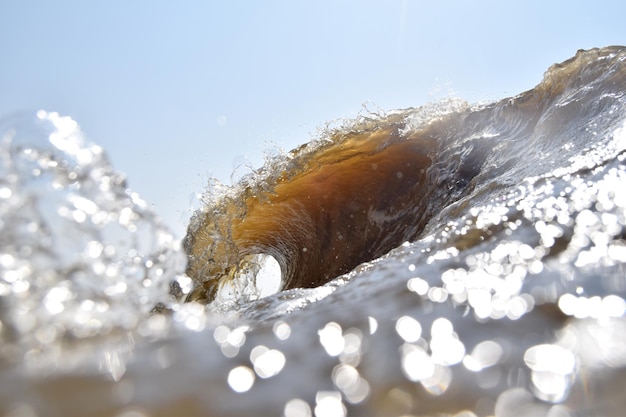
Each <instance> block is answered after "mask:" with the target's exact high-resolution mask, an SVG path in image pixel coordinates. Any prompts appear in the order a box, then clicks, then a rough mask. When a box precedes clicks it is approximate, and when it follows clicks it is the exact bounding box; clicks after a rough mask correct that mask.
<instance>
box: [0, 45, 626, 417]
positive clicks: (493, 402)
mask: <svg viewBox="0 0 626 417" xmlns="http://www.w3.org/2000/svg"><path fill="white" fill-rule="evenodd" d="M388 117H394V118H400V119H402V120H403V123H405V129H407V130H409V131H410V132H411V133H412V134H420V133H421V132H425V133H427V134H428V135H431V136H432V137H434V138H435V139H436V140H437V141H439V143H440V150H439V152H440V153H439V157H438V161H437V164H435V165H433V167H432V168H430V169H432V170H433V171H437V175H439V176H440V178H441V179H442V180H441V184H442V187H443V186H444V185H445V184H447V182H446V178H445V172H447V171H446V167H450V166H463V164H464V163H471V164H472V166H473V167H474V168H475V169H476V172H474V174H475V175H472V178H471V181H470V182H469V184H468V185H467V188H466V189H467V191H466V192H465V193H462V194H459V195H458V196H456V195H455V198H454V199H451V200H450V202H447V203H446V205H445V206H444V207H438V209H437V210H436V213H435V214H434V215H433V217H432V218H431V219H430V221H429V222H428V223H427V224H426V226H425V229H424V230H423V231H422V232H421V233H420V235H419V238H417V239H416V240H415V241H413V242H406V243H404V244H401V245H400V246H398V247H397V248H395V249H393V250H392V251H391V252H390V253H388V254H386V255H384V256H382V257H380V258H377V259H374V260H372V261H371V262H367V263H364V264H362V265H360V266H358V267H357V268H355V269H354V270H353V271H351V272H350V273H348V274H346V275H343V276H341V277H338V278H336V279H335V280H333V281H331V282H330V283H328V284H326V285H323V286H321V287H318V288H312V289H293V290H289V291H284V292H279V293H276V294H273V295H270V296H267V297H263V298H259V297H258V296H256V295H255V293H254V291H253V292H250V291H249V289H247V288H244V290H242V291H243V292H242V293H238V292H237V291H238V290H237V289H236V288H235V289H234V290H232V291H234V293H232V294H230V296H229V297H222V299H218V302H217V303H214V304H213V305H210V306H208V307H207V306H204V305H200V304H196V303H182V302H181V300H179V299H175V298H174V297H173V296H171V295H170V288H176V289H178V291H179V292H181V293H182V294H180V297H179V298H183V297H184V295H185V294H187V293H189V292H190V291H191V288H192V285H193V284H192V280H191V279H190V278H189V277H187V276H185V275H184V270H185V265H186V259H185V255H184V253H183V252H182V250H181V248H180V244H179V242H177V241H175V239H173V237H172V236H171V234H170V233H169V232H168V231H167V230H166V229H165V227H164V226H163V225H162V224H161V223H160V222H159V220H158V217H157V216H156V215H155V213H153V212H152V211H151V210H150V209H149V208H148V207H147V205H146V204H145V203H144V202H143V201H142V200H141V199H140V198H139V196H137V195H136V194H134V193H132V192H131V191H128V189H127V187H126V184H125V182H124V176H123V175H121V174H120V173H118V172H116V171H115V170H114V169H113V168H112V167H111V166H110V164H109V162H108V161H107V159H106V156H105V151H104V150H103V149H102V148H100V147H98V146H97V145H94V144H92V143H90V142H88V141H87V140H86V139H85V138H84V137H83V135H82V133H81V132H80V129H79V127H78V125H77V123H76V122H75V121H73V120H71V119H69V118H67V117H63V116H61V115H58V114H56V113H51V112H46V111H40V112H38V113H37V114H36V115H18V116H11V117H6V118H4V119H2V120H0V274H1V275H0V342H1V345H0V413H2V414H3V415H7V416H63V417H67V416H120V417H121V416H124V417H130V416H133V417H141V416H145V417H149V416H171V415H181V416H183V415H184V416H260V415H268V416H280V415H284V416H286V417H304V416H317V417H322V416H324V417H327V416H346V415H349V416H411V415H412V416H430V415H437V416H439V415H450V416H457V417H472V416H489V415H495V416H498V417H509V416H510V417H512V416H550V417H573V416H581V417H582V416H622V415H624V410H625V409H626V396H624V395H623V386H624V384H625V383H626V320H625V318H624V314H625V311H626V302H625V301H624V299H625V297H626V269H625V265H626V162H625V159H626V49H625V48H621V47H610V48H603V49H594V50H590V51H580V52H579V53H578V54H577V55H576V57H574V58H572V59H571V60H569V61H566V62H564V63H562V64H557V65H554V66H552V67H551V68H550V69H549V70H548V71H547V72H546V74H545V77H544V80H543V82H542V83H541V84H539V85H538V86H537V87H536V88H535V89H533V90H530V91H528V92H525V93H522V94H520V95H518V96H516V97H513V98H509V99H505V100H501V101H499V102H494V103H487V104H474V105H470V104H468V103H465V102H463V101H461V100H456V99H455V100H446V101H443V102H439V103H432V104H428V105H425V106H423V107H420V108H415V109H407V110H401V111H396V112H392V113H390V114H387V115H369V114H368V115H365V116H363V118H365V119H367V122H368V123H377V121H379V120H380V121H384V120H386V119H387V118H388ZM356 125H358V123H357V124H353V125H350V124H346V126H345V127H342V128H339V129H347V130H348V131H349V129H351V127H354V126H356ZM323 135H324V134H322V136H321V137H320V138H319V139H318V140H317V141H313V142H312V143H311V144H310V145H309V146H318V144H319V143H323V142H324V137H323ZM477 155H479V156H480V158H477V157H476V156H477ZM286 158H288V156H285V155H282V156H278V157H276V159H275V160H274V161H269V162H268V165H267V166H266V167H265V170H266V172H267V171H271V170H272V168H273V167H276V168H277V169H278V168H281V169H282V168H284V167H285V165H284V162H285V160H286ZM248 180H250V178H248ZM256 180H259V178H256ZM238 191H240V188H238V185H235V186H234V187H232V188H230V189H228V190H226V191H224V190H222V191H220V192H229V193H237V192H238ZM213 193H215V191H213ZM207 198H208V200H209V205H210V201H212V200H211V198H212V197H207ZM433 204H434V203H433ZM252 278H253V277H252ZM253 281H254V280H252V282H253ZM172 283H175V284H174V285H173V284H172ZM233 294H234V295H233ZM255 298H256V299H255ZM220 303H221V304H220ZM155 306H159V307H160V308H159V309H157V310H164V311H166V313H164V314H160V313H155V312H154V309H155Z"/></svg>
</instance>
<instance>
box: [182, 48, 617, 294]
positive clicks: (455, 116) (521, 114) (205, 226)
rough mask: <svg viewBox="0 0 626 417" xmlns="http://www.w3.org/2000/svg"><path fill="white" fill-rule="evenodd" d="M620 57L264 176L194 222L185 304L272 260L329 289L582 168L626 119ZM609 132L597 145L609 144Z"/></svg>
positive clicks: (390, 129) (289, 273) (569, 66)
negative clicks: (434, 230) (435, 233)
mask: <svg viewBox="0 0 626 417" xmlns="http://www.w3.org/2000/svg"><path fill="white" fill-rule="evenodd" d="M623 64H624V51H623V49H622V48H620V47H609V48H604V49H595V50H591V51H579V52H578V54H577V55H576V56H575V57H573V58H572V59H570V60H568V61H565V62H563V63H561V64H557V65H554V66H552V67H551V68H550V69H549V70H548V71H547V72H546V74H545V76H544V79H543V81H542V82H541V83H540V84H539V85H538V86H537V87H535V88H534V89H532V90H530V91H527V92H525V93H522V94H520V95H518V96H516V97H513V98H510V99H505V100H501V101H498V102H495V103H489V104H480V105H468V104H467V103H464V102H462V101H460V100H447V101H444V102H441V103H437V104H434V105H430V106H426V107H421V108H411V109H405V110H400V111H394V112H392V113H390V114H382V115H375V114H367V115H364V116H362V117H360V118H359V119H357V120H354V121H352V122H346V123H345V125H344V126H342V127H340V128H336V129H333V130H328V131H325V132H323V133H322V134H321V135H320V137H319V138H318V139H317V140H315V141H312V142H311V143H308V144H306V145H303V146H302V147H300V148H298V149H295V150H293V151H291V152H290V153H288V154H286V155H283V156H281V157H278V158H276V159H274V160H271V161H269V162H268V164H267V165H266V166H265V167H263V168H262V169H260V170H259V171H257V172H255V173H254V174H253V175H249V176H247V177H245V178H244V179H242V180H241V182H240V183H238V184H236V185H235V186H233V187H232V188H230V189H228V190H226V191H223V192H222V194H220V195H217V196H213V197H212V198H209V202H208V204H207V205H206V206H205V207H203V208H202V209H201V210H199V211H198V212H197V213H196V214H195V215H194V216H193V218H192V221H191V223H190V226H189V229H188V232H187V235H186V237H185V240H184V248H185V251H186V252H187V255H188V259H189V263H188V268H187V275H189V276H190V277H192V278H193V279H194V280H195V281H196V283H197V284H198V285H197V288H196V289H195V290H194V292H193V293H192V294H191V295H190V297H189V300H194V301H204V302H207V301H212V300H213V299H214V298H215V297H216V295H217V292H218V288H220V286H221V285H223V284H224V283H228V282H232V281H234V280H237V279H239V280H248V281H249V280H252V281H253V280H254V277H255V275H256V273H257V272H258V270H259V269H260V267H261V266H260V265H259V263H258V259H259V258H258V255H260V254H264V255H271V256H272V257H274V258H275V259H276V260H277V261H278V263H279V265H280V269H281V272H282V289H291V288H306V287H316V286H319V285H322V284H324V283H326V282H328V281H330V280H332V279H334V278H336V277H338V276H340V275H342V274H345V273H347V272H349V271H351V270H352V269H354V268H355V267H357V266H358V265H359V264H362V263H363V262H366V261H370V260H373V259H376V258H378V257H380V256H382V255H384V254H385V253H387V252H389V251H390V250H391V249H393V248H395V247H397V246H399V245H400V244H402V243H403V242H405V241H414V240H416V239H419V238H420V236H422V234H423V232H424V229H425V228H426V226H427V225H428V224H429V223H433V224H439V223H440V222H441V221H444V220H445V215H446V213H448V212H449V211H450V210H453V208H454V207H456V206H458V205H459V204H460V203H461V202H462V201H467V199H469V200H471V202H472V204H475V205H477V204H481V203H483V202H484V201H482V200H481V198H480V197H481V194H482V192H481V189H485V190H488V193H487V194H486V195H487V196H488V197H489V198H492V196H493V195H494V193H495V192H496V189H497V188H498V187H506V186H509V185H510V184H516V183H518V182H520V181H522V180H524V179H525V178H530V177H533V176H539V175H545V174H546V173H547V172H549V171H554V170H555V169H556V168H557V167H562V169H565V170H567V169H570V170H572V169H576V167H575V166H573V165H564V164H563V162H564V161H567V160H568V158H576V157H580V155H579V153H580V151H579V146H580V143H576V142H577V141H585V140H587V137H586V135H584V134H581V132H584V131H585V129H590V128H591V126H592V125H599V126H603V127H605V128H606V129H611V128H613V127H614V126H615V124H616V123H617V122H618V121H619V120H621V118H622V117H623V94H624V84H625V82H626V81H625V74H624V65H623ZM603 133H605V132H597V131H596V132H595V134H600V135H602V134H603Z"/></svg>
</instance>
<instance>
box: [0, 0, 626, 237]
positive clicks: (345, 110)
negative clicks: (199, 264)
mask: <svg viewBox="0 0 626 417" xmlns="http://www.w3.org/2000/svg"><path fill="white" fill-rule="evenodd" d="M625 16H626V2H625V1H623V0H619V1H601V0H598V1H593V2H592V1H586V2H582V1H572V0H569V1H549V0H530V1H502V0H501V1H480V0H474V1H460V0H459V1H445V0H444V1H430V2H423V1H410V0H379V1H370V0H315V1H308V2H305V1H294V0H284V1H208V0H204V1H200V0H197V1H185V0H181V1H176V2H174V1H156V0H135V1H132V0H126V1H118V0H109V1H96V0H93V1H84V0H74V1H71V0H58V1H54V0H41V1H34V0H0V117H1V116H6V115H8V114H10V113H13V112H15V111H20V110H30V111H36V110H38V109H45V110H49V111H58V112H60V113H62V114H64V115H69V116H72V117H73V118H75V119H76V120H77V121H78V123H79V124H80V125H81V126H82V128H83V130H84V131H85V133H86V135H87V136H88V137H89V138H90V139H91V140H92V141H94V142H96V143H98V144H100V145H102V146H103V147H104V148H105V149H106V151H107V152H108V154H109V156H110V158H111V160H112V161H113V164H114V165H115V167H116V168H117V169H118V170H120V171H123V172H125V173H127V175H128V180H129V185H130V187H131V188H132V189H134V190H135V191H137V192H139V194H140V195H141V196H142V197H143V198H144V199H145V200H146V201H147V202H148V203H149V204H150V205H152V206H153V207H154V209H155V210H156V211H157V212H158V213H160V215H161V216H162V217H163V218H164V220H165V221H166V222H167V223H168V224H169V225H170V227H171V228H172V229H173V230H174V232H175V233H176V234H177V235H178V236H179V237H181V236H182V235H183V233H184V228H185V226H186V221H187V218H188V216H189V214H190V211H189V210H190V205H191V204H195V203H192V202H193V198H192V196H193V195H194V194H195V193H198V192H201V191H202V190H203V189H204V187H205V184H206V182H207V180H208V178H209V177H211V176H214V177H217V178H218V179H220V180H221V181H222V182H226V183H230V176H231V173H232V171H233V167H234V166H235V165H237V164H238V163H240V162H241V161H242V160H244V158H247V159H248V160H250V161H251V162H252V164H253V165H255V166H258V165H260V164H261V163H262V161H263V151H264V150H265V149H268V148H271V147H272V146H273V145H272V144H271V143H273V144H276V145H278V146H280V147H282V148H284V149H286V150H287V149H291V148H293V147H295V146H297V145H298V144H300V143H303V142H305V141H307V140H309V139H310V138H311V137H312V135H313V134H314V133H315V131H316V128H317V127H319V126H322V125H323V124H324V123H325V122H326V121H330V120H334V119H338V118H343V117H353V116H354V115H356V113H357V112H358V111H359V110H360V109H361V108H362V104H363V103H365V102H371V103H374V104H376V105H377V106H378V107H380V108H383V109H385V110H392V109H396V108H404V107H411V106H420V105H423V104H425V103H426V102H428V101H431V100H433V99H434V98H442V97H445V96H446V95H448V94H449V93H452V94H454V95H455V96H457V97H460V98H463V99H466V100H468V101H470V102H475V101H482V100H487V99H497V98H503V97H507V96H510V95H515V94H518V93H520V92H522V91H524V90H527V89H529V88H532V87H533V86H534V85H535V84H537V83H538V82H539V81H540V80H541V77H542V74H543V72H544V71H545V70H546V69H547V67H548V66H549V65H551V64H552V63H554V62H560V61H562V60H564V59H567V58H569V57H570V56H572V55H573V54H574V53H575V52H576V50H577V49H579V48H590V47H594V46H606V45H610V44H622V45H623V44H626V24H625V23H624V17H625Z"/></svg>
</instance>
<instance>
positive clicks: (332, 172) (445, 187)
mask: <svg viewBox="0 0 626 417" xmlns="http://www.w3.org/2000/svg"><path fill="white" fill-rule="evenodd" d="M408 123H410V119H409V118H407V117H406V114H401V113H399V114H395V115H391V116H388V117H384V118H378V119H368V120H365V121H363V122H361V123H359V124H357V125H355V126H353V127H352V128H351V129H350V130H349V131H347V132H345V131H341V130H338V131H335V132H332V133H331V134H330V137H329V138H328V139H327V140H326V141H324V142H318V143H316V144H314V146H312V147H306V146H305V147H301V148H300V149H296V150H294V151H292V152H291V153H290V154H289V164H288V166H285V167H282V171H281V172H280V174H279V175H276V176H275V177H272V176H271V175H266V176H263V175H260V176H259V178H262V180H258V179H255V180H253V182H252V183H251V184H247V185H245V186H244V187H242V188H241V189H240V190H239V191H238V192H237V193H235V194H233V195H225V196H223V197H222V198H221V199H220V200H219V201H218V202H217V203H216V204H215V205H213V206H211V207H209V208H208V210H207V211H206V212H200V213H197V214H196V216H195V218H194V219H193V221H192V223H191V225H190V227H189V231H188V233H187V236H186V238H185V240H184V247H185V250H186V252H187V254H188V256H189V264H188V269H187V274H188V275H189V276H190V277H192V278H194V279H195V280H196V281H197V282H198V284H199V285H197V287H196V289H195V290H194V291H193V292H192V293H191V294H190V296H189V297H188V300H190V301H200V302H210V301H211V300H213V299H214V298H215V295H216V292H217V291H218V288H219V286H220V283H221V282H225V281H228V280H233V279H235V277H236V276H237V275H238V274H240V273H241V272H242V271H244V272H245V271H250V270H254V269H255V268H257V269H258V265H255V263H254V259H255V258H254V255H255V254H267V255H271V256H273V257H274V258H275V259H276V260H277V261H278V263H279V265H280V268H281V272H282V289H290V288H303V287H316V286H319V285H322V284H324V283H326V282H328V281H330V280H332V279H333V278H335V277H337V276H339V275H341V274H344V273H347V272H349V271H350V270H352V269H353V268H354V267H356V266H357V265H359V264H361V263H363V262H365V261H368V260H371V259H374V258H377V257H379V256H381V255H383V254H385V253H387V252H388V251H389V250H391V249H393V248H394V247H397V246H398V245H399V244H401V243H402V242H405V241H407V240H413V239H415V238H416V237H417V236H418V235H419V233H420V232H421V231H422V229H423V228H424V226H425V224H426V223H427V222H428V220H429V218H430V217H431V215H432V213H433V212H435V211H436V210H438V209H439V208H441V207H443V206H444V205H445V204H446V203H447V202H449V201H450V199H451V197H452V196H458V195H459V194H460V193H462V192H463V190H464V189H465V187H467V185H468V184H469V182H470V180H471V178H472V177H473V175H475V174H476V173H477V172H478V169H479V166H480V163H481V161H479V160H477V159H476V158H467V159H466V160H463V161H460V162H458V163H457V164H456V166H455V167H451V169H450V170H451V172H453V173H455V175H447V176H446V178H442V177H441V176H439V175H435V173H436V171H437V170H436V169H434V167H433V164H434V163H435V162H436V161H437V155H438V154H439V153H440V149H439V147H440V143H439V142H438V140H437V139H438V133H437V131H438V130H439V129H440V128H439V124H438V123H432V124H431V125H429V126H426V127H424V128H423V129H418V130H413V129H410V128H409V127H408ZM441 123H443V122H441ZM468 161H471V166H468V164H467V162H468ZM456 174H458V175H456ZM433 202H436V203H433Z"/></svg>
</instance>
